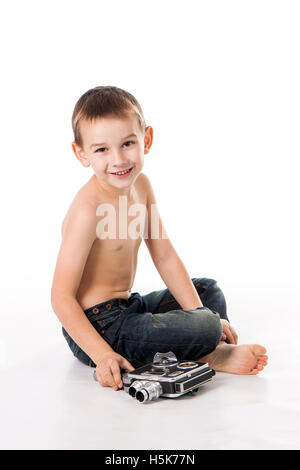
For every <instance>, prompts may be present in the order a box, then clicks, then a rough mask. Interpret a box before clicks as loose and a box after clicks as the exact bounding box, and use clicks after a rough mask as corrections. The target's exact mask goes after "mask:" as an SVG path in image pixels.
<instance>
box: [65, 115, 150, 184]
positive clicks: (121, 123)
mask: <svg viewBox="0 0 300 470" xmlns="http://www.w3.org/2000/svg"><path fill="white" fill-rule="evenodd" d="M80 134H81V137H82V142H83V148H81V147H79V146H78V145H77V144H76V143H75V142H73V143H72V148H73V151H74V153H75V155H76V157H77V158H78V159H79V160H80V161H81V163H82V165H83V166H85V167H88V166H90V165H91V166H92V168H93V170H94V173H95V175H96V176H97V178H98V180H99V181H100V184H101V186H102V187H103V188H107V189H108V190H109V191H111V192H115V193H118V190H119V191H121V192H122V190H125V191H126V188H130V186H131V185H132V184H133V182H134V181H135V179H136V178H137V177H138V175H139V174H140V173H141V171H142V169H143V166H144V154H145V153H148V152H149V149H150V147H151V145H152V139H153V129H152V128H151V127H150V126H148V127H147V128H146V132H145V135H143V133H142V131H141V129H140V127H139V124H138V120H137V117H136V116H135V115H130V117H128V118H124V119H122V118H116V117H104V118H99V119H96V120H94V121H92V122H89V121H86V120H82V121H81V122H80ZM129 169H131V170H130V171H129V173H128V174H125V175H124V176H118V175H116V174H114V173H116V172H120V171H124V170H129Z"/></svg>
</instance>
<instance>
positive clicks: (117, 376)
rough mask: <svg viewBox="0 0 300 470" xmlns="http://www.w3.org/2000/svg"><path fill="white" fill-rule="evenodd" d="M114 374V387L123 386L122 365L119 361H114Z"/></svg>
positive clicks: (112, 368)
mask: <svg viewBox="0 0 300 470" xmlns="http://www.w3.org/2000/svg"><path fill="white" fill-rule="evenodd" d="M111 370H112V374H113V380H114V385H113V386H114V387H117V388H118V387H123V382H122V379H121V374H120V367H119V364H118V363H116V362H115V363H114V364H113V365H112V366H111Z"/></svg>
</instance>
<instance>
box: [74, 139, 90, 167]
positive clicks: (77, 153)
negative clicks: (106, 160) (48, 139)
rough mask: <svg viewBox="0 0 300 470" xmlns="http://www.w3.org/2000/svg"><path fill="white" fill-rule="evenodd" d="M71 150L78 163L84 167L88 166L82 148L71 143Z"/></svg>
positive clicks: (88, 163)
mask: <svg viewBox="0 0 300 470" xmlns="http://www.w3.org/2000/svg"><path fill="white" fill-rule="evenodd" d="M72 150H73V152H74V153H75V156H76V158H77V159H78V160H79V161H80V163H81V164H82V165H83V166H84V167H88V166H90V162H89V161H88V159H87V157H86V156H85V153H84V151H83V150H82V148H81V147H80V146H79V145H78V144H76V142H72Z"/></svg>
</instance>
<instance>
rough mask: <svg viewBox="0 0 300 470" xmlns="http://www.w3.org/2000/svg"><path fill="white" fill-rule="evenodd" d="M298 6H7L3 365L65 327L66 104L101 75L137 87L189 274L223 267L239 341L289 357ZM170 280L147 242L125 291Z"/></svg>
mask: <svg viewBox="0 0 300 470" xmlns="http://www.w3.org/2000/svg"><path fill="white" fill-rule="evenodd" d="M299 16H300V15H299V3H298V2H297V1H276V0H273V1H264V0H259V1H256V0H253V1H251V2H250V1H240V0H238V1H232V0H230V1H211V2H208V1H199V0H197V1H192V0H188V1H186V2H182V1H177V0H172V1H171V0H163V1H157V0H153V1H152V2H145V1H136V0H133V1H126V2H123V1H116V0H111V1H109V2H106V1H105V2H104V1H91V0H85V1H77V0H76V1H75V0H72V1H71V0H70V1H67V0H60V1H53V0H52V1H51V2H46V1H45V2H38V1H27V2H21V1H10V2H7V3H6V5H5V6H4V4H2V6H1V11H0V17H1V19H0V40H1V87H0V102H1V113H0V120H1V122H0V126H1V147H0V148H1V203H2V205H1V209H2V210H1V216H2V230H1V261H2V262H1V265H2V269H1V286H2V289H1V291H2V296H1V319H2V320H1V322H2V326H1V329H0V352H1V354H0V364H1V367H2V369H3V370H9V369H10V368H11V367H17V366H18V365H19V364H20V365H21V364H25V363H26V364H27V365H30V364H31V361H32V360H33V357H34V356H35V357H36V355H39V354H41V353H42V352H43V351H47V350H48V349H47V348H50V350H51V347H52V346H53V345H56V344H62V343H63V341H64V340H63V338H62V337H61V333H60V326H59V322H58V319H57V318H56V316H55V315H54V313H53V312H52V309H51V305H50V290H51V283H52V277H53V273H54V267H55V262H56V256H57V253H58V249H59V245H60V240H61V234H60V229H61V222H62V220H63V217H64V215H65V213H66V211H67V209H68V207H69V205H70V203H71V201H72V199H73V197H74V195H75V194H76V192H77V191H78V190H79V189H80V187H81V186H82V185H83V184H85V182H86V181H87V180H88V179H89V178H90V176H91V175H92V173H91V171H92V170H91V168H88V169H85V168H83V167H82V166H81V165H80V163H79V162H78V160H77V159H76V158H75V156H74V154H73V153H72V150H71V142H72V139H73V135H72V129H71V116H72V112H73V108H74V105H75V103H76V101H77V99H78V98H79V97H80V96H81V95H82V94H83V93H84V92H85V91H87V90H88V89H89V88H92V87H94V86H97V85H115V86H118V87H120V88H123V89H125V90H127V91H129V92H130V93H132V94H133V95H134V96H135V97H136V98H137V99H138V101H139V103H140V104H141V106H142V109H143V111H144V115H145V119H146V124H147V125H151V126H152V127H153V129H154V142H153V146H152V148H151V151H150V154H148V155H146V156H145V167H144V172H145V173H146V174H148V176H149V177H150V179H151V181H152V185H153V187H154V190H155V193H156V197H157V202H158V207H159V209H160V213H161V215H162V218H163V221H164V225H165V227H166V230H167V233H168V235H169V237H170V239H171V241H172V243H173V245H174V247H175V249H176V250H177V252H178V254H179V255H180V257H181V259H182V261H183V262H184V264H185V266H186V268H187V270H188V272H189V274H190V277H212V278H215V279H216V280H217V281H218V283H219V285H220V287H221V288H222V289H223V291H224V293H225V296H226V299H227V304H228V310H229V317H230V319H231V320H232V322H233V324H234V325H235V327H236V329H237V330H238V332H239V333H240V338H241V340H243V342H249V341H250V342H251V341H252V342H260V343H261V344H264V345H266V346H267V347H268V345H270V346H272V344H273V345H275V344H276V345H278V344H279V345H280V344H282V342H283V341H287V344H289V345H290V347H291V348H292V351H293V358H290V359H291V360H294V361H296V359H295V356H294V353H295V354H297V350H298V349H297V344H298V335H296V334H295V329H296V330H297V329H298V325H299V323H298V317H297V315H298V312H299V295H298V290H299V249H298V240H299V215H298V201H299V163H298V160H299V146H300V145H299V124H300V117H299V116H300V112H299V110H300V92H299V83H300V65H299V41H300V32H299V19H300V18H299ZM164 287H165V285H164V284H163V282H162V280H161V278H160V277H159V274H158V273H157V271H156V269H155V267H154V265H153V263H152V260H151V258H150V255H149V253H148V252H147V250H146V247H145V245H144V244H142V245H141V250H140V253H139V265H138V271H137V275H136V280H135V283H134V286H133V289H132V291H138V292H140V293H141V294H145V293H147V292H150V291H151V290H155V289H162V288H164ZM275 310H276V312H277V313H276V315H274V312H275ZM292 334H294V336H292ZM289 335H291V339H290V340H289ZM66 347H67V346H66V345H65V344H63V348H64V349H63V350H65V348H66ZM289 352H291V351H289ZM65 353H66V356H67V357H68V358H69V354H70V353H69V351H66V352H65ZM286 354H287V351H286V350H285V351H283V350H282V349H280V348H279V349H278V350H277V349H276V348H274V355H273V363H274V361H275V359H276V360H277V361H278V362H277V364H281V365H282V367H283V366H285V364H286V361H285V360H284V357H285V358H286ZM297 357H298V359H299V354H298V356H297ZM71 359H72V358H71V357H70V360H71ZM275 362H276V361H275ZM297 364H298V362H297ZM20 367H21V366H20ZM10 445H11V446H13V443H12V442H11V443H10ZM20 445H21V444H20ZM33 445H34V444H33Z"/></svg>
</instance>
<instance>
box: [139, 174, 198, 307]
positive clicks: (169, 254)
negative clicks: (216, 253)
mask: <svg viewBox="0 0 300 470" xmlns="http://www.w3.org/2000/svg"><path fill="white" fill-rule="evenodd" d="M144 177H145V185H146V188H147V214H148V233H147V237H148V238H144V241H145V243H146V246H147V248H148V250H149V253H150V255H151V258H152V260H153V263H154V265H155V267H156V269H157V271H158V272H159V274H160V276H161V278H162V280H163V281H164V283H165V284H166V286H167V287H168V289H169V291H170V292H171V294H172V295H173V296H174V298H175V299H176V300H177V302H178V303H179V305H180V306H181V308H182V309H184V310H191V309H195V308H197V307H203V304H202V302H201V300H200V297H199V295H198V292H197V290H196V288H195V286H194V284H193V282H192V281H191V279H190V277H189V274H188V272H187V270H186V268H185V266H184V264H183V262H182V261H181V259H180V258H179V256H178V254H177V252H176V250H175V248H174V247H173V245H172V243H171V241H170V239H169V238H168V236H167V233H166V231H165V228H164V226H163V223H162V220H161V217H160V215H159V212H158V209H157V203H156V198H155V195H154V191H153V188H152V185H151V183H150V180H149V178H148V177H147V176H146V175H145V174H144ZM156 226H157V227H156ZM158 229H159V231H158Z"/></svg>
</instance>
